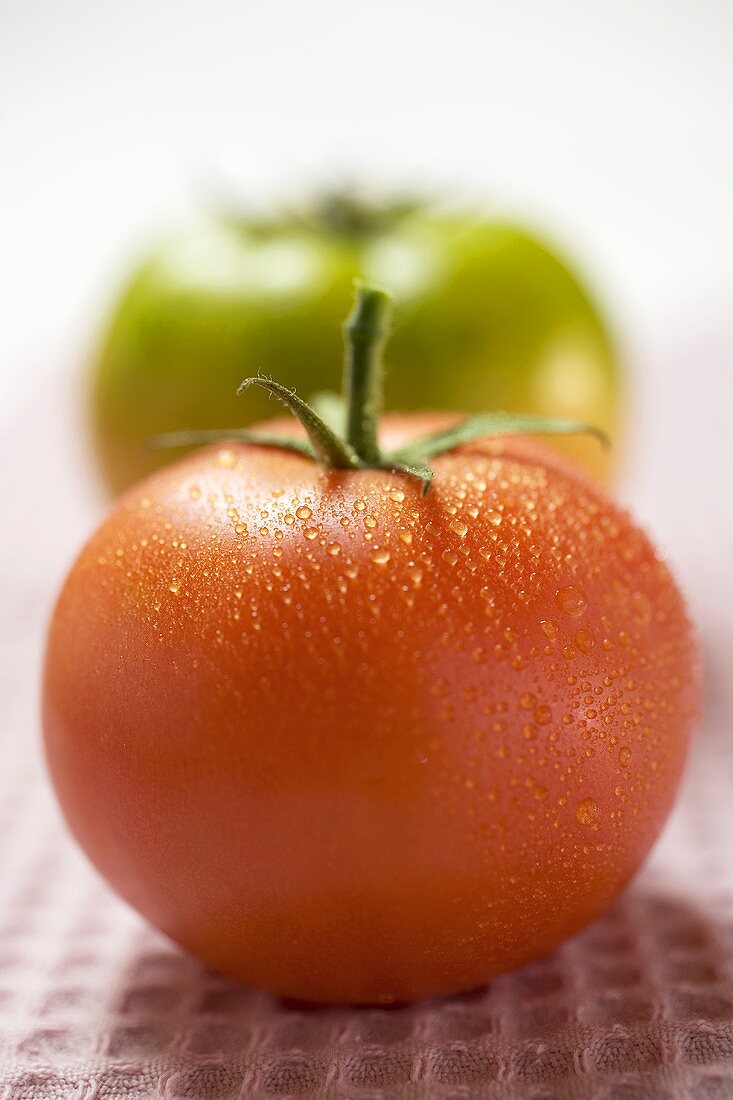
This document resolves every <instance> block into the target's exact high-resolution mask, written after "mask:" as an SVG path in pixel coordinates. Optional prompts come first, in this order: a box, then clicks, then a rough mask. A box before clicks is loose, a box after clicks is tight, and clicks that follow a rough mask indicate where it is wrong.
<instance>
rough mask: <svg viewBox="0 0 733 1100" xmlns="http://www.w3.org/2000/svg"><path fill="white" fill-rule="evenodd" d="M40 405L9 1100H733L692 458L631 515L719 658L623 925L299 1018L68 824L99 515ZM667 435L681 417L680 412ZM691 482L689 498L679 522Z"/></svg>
mask: <svg viewBox="0 0 733 1100" xmlns="http://www.w3.org/2000/svg"><path fill="white" fill-rule="evenodd" d="M703 364H707V374H706V373H705V370H703V368H702V367H701V368H700V370H699V371H698V376H697V378H696V387H697V390H698V392H700V387H701V386H702V387H704V385H705V381H706V379H707V380H708V381H709V383H710V390H711V394H710V395H711V396H713V389H714V390H715V396H716V397H717V400H718V401H719V402H720V404H719V407H724V406H725V405H726V400H725V396H724V395H721V393H720V390H719V384H720V383H721V381H723V380H724V375H723V371H722V370H719V369H718V366H721V367H722V364H721V363H718V365H717V366H716V360H715V359H714V358H713V359H712V360H711V359H710V357H709V356H708V358H706V359H705V360H703ZM667 369H669V368H667ZM680 371H681V368H680ZM726 377H727V379H730V377H731V372H728V373H727V376H726ZM713 384H714V385H713ZM726 384H728V385H730V383H729V382H727V383H726ZM669 392H671V391H669ZM665 393H667V391H666V390H665ZM45 400H46V404H45V405H43V402H42V400H41V399H37V401H36V405H35V406H34V408H33V415H34V422H35V423H38V420H39V418H42V416H43V415H45V417H46V419H45V429H44V432H43V444H42V445H41V444H40V443H39V444H38V447H37V448H36V447H31V448H30V449H29V448H28V446H27V436H26V434H25V432H24V430H23V428H22V426H19V428H18V435H17V437H16V440H15V444H14V443H13V440H10V441H9V442H7V443H6V446H7V452H6V453H7V454H10V453H13V446H14V445H17V444H18V443H19V442H20V443H21V444H23V446H24V447H25V449H23V446H21V447H20V453H21V454H22V455H23V462H22V466H23V473H22V477H23V478H24V479H25V480H21V481H20V482H18V478H19V477H20V476H21V475H20V474H19V473H18V471H16V470H13V471H8V474H7V475H6V480H7V483H8V484H11V483H12V484H14V485H15V484H17V485H19V488H20V492H19V493H17V494H15V496H14V498H13V501H11V509H14V511H11V519H12V524H11V529H12V531H13V532H14V533H15V532H17V533H18V538H17V539H16V540H15V542H14V544H13V545H11V546H6V547H5V550H4V554H5V557H4V560H3V569H2V575H1V576H0V595H1V599H2V616H3V618H2V628H1V636H0V642H1V644H2V653H1V654H0V677H1V681H0V710H1V712H2V718H1V724H0V754H1V755H0V759H1V760H2V767H1V768H0V788H1V789H0V1067H1V1068H0V1100H47V1098H54V1100H56V1098H63V1100H123V1098H125V1100H147V1098H153V1097H165V1098H167V1100H175V1098H187V1100H209V1098H210V1100H217V1098H232V1097H242V1096H255V1097H263V1098H264V1097H278V1096H311V1097H324V1098H327V1097H333V1098H336V1097H338V1098H347V1097H348V1098H353V1100H356V1098H364V1100H376V1098H378V1097H379V1098H391V1097H431V1098H432V1097H435V1098H436V1100H441V1098H449V1097H450V1098H451V1100H458V1098H468V1097H483V1096H485V1097H497V1098H500V1097H503V1098H509V1097H517V1098H518V1097H521V1098H524V1097H527V1098H534V1100H553V1098H554V1100H561V1098H562V1100H564V1098H567V1100H571V1098H574V1100H584V1098H588V1100H590V1098H593V1100H687V1098H691V1100H726V1098H733V809H732V805H733V743H731V740H730V738H729V737H728V735H727V734H728V730H729V728H730V721H729V717H730V715H729V713H728V710H729V707H728V700H729V697H730V689H729V687H728V684H729V683H730V682H731V676H730V674H731V671H732V670H733V662H732V661H731V659H730V656H729V654H730V650H729V649H728V648H727V644H728V638H727V634H728V632H729V627H730V622H731V614H730V610H729V607H728V603H727V600H728V599H729V596H728V591H729V588H728V585H727V584H726V583H725V582H726V581H727V577H728V570H729V565H730V561H731V560H732V555H733V542H732V540H731V537H730V536H731V532H733V523H732V522H731V519H730V517H729V516H728V515H727V511H728V510H729V508H730V505H729V493H728V492H727V491H726V493H725V498H724V499H722V500H721V498H720V497H719V496H718V495H717V490H715V488H714V486H713V487H710V488H709V489H708V490H707V495H706V492H705V491H701V490H700V488H699V486H700V478H699V476H697V475H695V470H694V466H693V467H692V472H690V467H689V462H688V461H687V460H686V458H685V455H684V454H682V453H681V451H680V449H679V448H677V447H674V448H672V447H668V444H667V441H666V439H661V438H660V439H658V440H657V441H656V443H655V441H654V439H653V438H652V440H651V443H650V444H649V445H650V446H651V452H650V455H649V457H648V459H647V460H646V462H645V464H643V465H642V467H641V472H640V475H639V477H638V479H637V481H636V483H635V489H634V495H635V498H636V501H637V510H638V511H642V510H643V511H644V512H645V513H646V515H647V518H648V519H649V520H650V521H651V525H652V527H653V526H654V524H655V523H656V524H657V526H658V528H659V527H661V529H662V534H663V536H664V537H665V540H666V541H667V542H668V543H672V544H674V545H675V547H676V549H678V551H679V553H678V555H677V560H678V563H680V565H681V571H682V575H683V581H684V582H685V584H686V585H687V587H688V588H689V589H690V590H691V592H692V596H693V607H694V609H695V611H696V613H697V614H698V616H701V617H702V619H703V637H704V640H705V641H706V644H707V647H708V649H709V651H710V652H711V653H712V654H713V656H714V657H715V659H714V660H713V661H712V663H711V669H712V672H711V676H710V679H711V701H710V704H709V714H708V719H707V722H706V725H705V728H704V729H703V730H702V731H701V733H700V735H699V737H698V739H697V744H696V748H695V752H694V755H693V760H692V763H691V766H690V769H689V772H688V776H687V780H686V783H685V787H684V791H683V796H682V799H681V801H680V804H679V806H678V808H677V810H676V811H675V814H674V817H673V820H672V822H671V823H670V826H669V827H668V829H667V831H666V832H665V835H664V838H663V841H662V842H661V844H660V845H659V847H658V848H657V850H656V851H655V853H654V856H653V859H652V861H651V862H650V864H649V866H648V867H647V868H646V869H645V870H644V871H643V873H642V874H641V875H640V876H639V878H638V879H637V880H636V882H635V883H634V884H633V885H632V887H631V888H630V889H629V890H628V891H627V893H626V894H625V896H624V897H623V898H622V899H621V900H620V902H619V903H618V904H617V905H616V907H615V908H614V910H613V911H612V912H611V913H609V914H608V915H607V916H606V917H604V918H603V919H602V920H601V921H599V922H598V923H597V924H596V925H594V926H593V927H592V928H590V929H588V930H587V931H586V932H584V933H583V934H581V935H580V936H578V937H577V938H575V939H574V940H572V941H571V942H569V943H567V944H566V945H565V946H564V947H562V948H561V949H560V950H559V951H558V952H557V953H556V954H554V955H553V956H552V957H550V958H548V959H545V960H543V961H541V962H538V963H536V964H534V965H532V966H529V967H526V968H525V969H523V970H521V971H519V972H517V973H515V974H511V975H507V976H505V977H502V978H500V979H499V980H497V981H495V982H493V983H492V984H491V986H490V987H488V988H486V989H481V990H479V991H476V992H474V993H472V994H470V995H464V996H460V997H455V998H450V999H443V1000H439V1001H429V1002H424V1003H420V1004H416V1005H413V1006H409V1007H406V1008H396V1009H391V1010H382V1009H380V1010H377V1009H375V1010H359V1011H356V1010H343V1009H338V1010H336V1009H334V1010H304V1009H303V1008H301V1007H297V1006H293V1005H287V1004H283V1003H280V1002H278V1001H276V1000H274V999H272V998H270V997H268V996H266V995H264V994H262V993H259V992H256V991H253V990H249V989H246V988H243V987H241V986H238V985H236V984H234V983H232V982H229V981H227V980H225V979H223V978H221V977H218V976H217V975H215V974H212V973H210V972H209V971H207V970H206V969H205V968H203V967H202V966H201V965H200V964H199V963H197V962H196V961H195V960H194V959H191V958H190V957H187V956H185V955H183V954H182V953H181V952H179V951H178V950H177V949H176V948H175V947H173V946H172V945H170V944H169V943H168V942H167V941H165V940H164V939H162V938H161V937H160V936H159V935H157V934H156V933H155V932H153V931H152V930H150V929H149V928H147V927H146V925H145V924H144V923H143V922H142V921H141V920H140V919H139V918H138V917H137V916H136V915H135V914H134V913H132V912H131V911H129V910H128V909H127V908H126V907H125V906H124V905H123V904H122V903H121V902H120V901H118V900H117V899H116V898H115V897H114V896H113V895H112V894H111V893H110V892H109V891H108V890H107V888H106V887H105V886H104V884H103V883H102V882H101V881H100V880H99V879H98V878H97V877H96V875H95V873H94V872H93V871H92V870H91V868H90V867H89V866H88V865H87V863H86V862H85V860H84V858H83V857H82V856H81V855H80V854H79V853H78V852H77V850H76V849H75V847H74V845H73V844H72V842H71V840H70V839H69V838H68V837H67V833H66V830H65V827H64V826H63V824H62V822H61V821H60V819H59V816H58V813H57V811H56V809H55V806H54V804H53V800H52V798H51V794H50V792H49V790H48V787H47V783H46V780H45V777H44V773H43V766H42V761H41V759H40V753H39V742H38V719H37V676H38V666H39V653H40V640H41V624H42V622H43V620H44V617H45V615H46V614H47V611H48V604H49V597H50V594H51V592H52V591H53V589H54V588H55V586H56V584H57V582H58V580H59V579H60V577H61V574H62V572H63V569H64V567H65V564H66V563H67V562H68V559H69V556H70V554H71V552H72V550H73V548H74V547H75V546H76V545H78V543H79V542H80V540H81V538H82V537H83V535H84V534H85V533H86V531H88V530H89V529H90V528H91V526H92V524H93V522H94V512H95V506H94V504H93V495H92V494H91V493H89V492H88V491H87V490H83V489H82V488H79V487H78V486H80V485H81V484H82V480H83V469H84V465H83V463H82V462H80V461H79V460H78V458H76V459H75V458H74V456H73V454H72V453H69V444H68V442H67V437H66V434H65V433H66V432H68V429H64V428H62V427H61V426H59V414H58V410H57V408H56V404H55V400H56V399H55V396H53V398H52V399H51V398H47V399H45ZM42 405H43V408H45V410H46V411H45V414H44V413H43V408H42V407H41V406H42ZM708 407H709V406H708ZM665 409H666V412H665ZM685 412H686V415H687V416H688V421H689V410H685ZM656 416H657V418H660V417H661V421H662V423H664V422H665V416H666V418H667V422H669V421H670V419H672V418H673V416H674V407H673V406H672V405H669V404H668V405H667V406H663V407H662V408H661V410H660V409H659V408H657V409H656ZM693 426H694V425H693ZM698 426H699V429H700V439H701V440H702V437H703V432H705V433H706V435H705V444H704V445H705V447H707V449H708V450H707V452H704V455H703V457H704V459H705V462H706V463H707V462H712V465H713V468H715V467H716V465H717V467H718V468H719V463H720V454H721V453H723V452H722V451H721V452H720V453H717V452H716V451H715V448H716V447H718V448H722V447H723V442H722V440H723V439H724V438H726V435H727V433H726V435H723V434H721V433H720V432H718V431H717V429H716V425H715V421H714V416H713V422H712V424H711V422H710V419H709V415H708V414H706V416H705V418H704V424H703V418H702V417H700V418H699V425H698ZM721 428H722V425H721ZM688 440H689V436H688ZM711 440H712V442H711ZM716 440H717V442H716ZM665 447H667V448H668V449H667V451H665ZM693 450H695V449H694V448H693ZM15 453H18V449H16V451H15ZM696 453H697V451H696ZM706 455H707V456H708V457H705V456H706ZM75 462H76V465H75ZM699 472H700V471H699V470H698V474H699ZM686 477H687V479H688V483H689V487H691V488H692V489H694V490H695V492H693V493H688V495H687V498H686V499H687V500H688V508H687V512H686V514H680V512H679V509H678V507H677V504H678V500H679V493H680V487H681V488H682V491H683V492H686V491H687V490H686V489H685V485H686V482H685V478H686ZM29 489H30V503H28V504H26V503H25V501H26V499H27V497H28V490H29ZM716 525H717V526H716ZM711 530H712V536H713V537H712V539H711V537H710V535H711ZM721 654H723V656H722V657H721V656H720V655H721Z"/></svg>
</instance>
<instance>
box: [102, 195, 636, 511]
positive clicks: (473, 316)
mask: <svg viewBox="0 0 733 1100" xmlns="http://www.w3.org/2000/svg"><path fill="white" fill-rule="evenodd" d="M358 276H361V277H363V278H365V279H367V280H368V281H369V282H372V283H377V284H380V285H382V286H384V287H385V288H386V289H388V290H389V291H390V292H391V293H392V294H393V295H394V297H395V300H396V312H395V325H394V330H393V334H392V336H391V338H390V342H389V350H388V355H387V363H386V367H387V379H386V403H387V406H388V408H390V409H416V408H422V409H455V410H462V411H465V412H469V413H470V412H479V411H487V412H488V411H494V410H504V411H507V412H526V413H536V414H539V415H545V416H555V417H567V418H570V419H577V420H584V421H588V422H590V423H593V424H595V425H597V426H598V427H600V428H604V429H605V430H606V431H607V432H608V433H609V434H610V435H611V436H612V437H615V434H616V429H617V427H618V417H619V371H618V363H617V356H616V354H615V350H614V347H613V342H612V339H611V336H610V334H609V331H608V328H607V327H606V324H605V322H604V320H603V318H602V317H601V315H600V313H599V310H598V308H597V306H596V304H595V303H594V301H593V299H592V298H591V296H590V295H589V293H588V291H587V289H586V288H585V287H584V286H583V285H582V283H581V282H580V281H579V279H578V277H577V276H576V275H575V274H574V273H573V272H571V270H570V269H569V267H568V266H567V264H566V263H565V262H564V261H563V260H561V259H560V258H559V257H558V255H557V254H556V253H555V252H554V251H552V250H551V249H550V248H548V247H547V246H546V245H545V244H543V243H542V242H541V241H539V240H538V239H537V238H536V237H534V236H533V235H531V234H530V233H528V232H526V231H525V230H523V229H522V228H519V227H517V226H515V225H512V224H505V223H498V222H487V221H481V220H479V219H476V218H472V217H470V216H468V215H464V216H455V215H449V214H446V213H440V212H437V211H431V210H430V209H428V208H424V207H420V206H408V205H406V204H405V205H402V206H395V207H394V208H388V209H386V208H385V209H382V210H380V211H376V210H374V209H366V208H364V207H363V206H359V205H357V204H355V203H354V202H352V201H351V200H333V199H332V200H329V201H328V202H324V204H323V207H322V208H321V209H320V210H319V211H317V213H316V214H315V215H314V216H313V217H312V218H310V219H307V220H306V219H295V218H292V217H283V218H282V219H281V220H279V221H276V222H269V223H262V222H258V221H255V220H251V221H246V220H244V219H242V218H231V217H230V218H212V219H211V221H210V222H208V223H206V224H204V225H200V226H192V227H190V228H188V229H187V230H186V231H184V232H182V233H180V234H179V235H177V236H175V237H173V238H172V239H169V240H167V241H165V242H163V243H161V244H160V245H159V246H158V247H156V248H155V249H154V251H153V252H152V253H151V254H150V255H149V256H148V258H147V259H146V260H145V261H144V262H143V264H142V266H141V267H140V268H139V269H138V270H137V271H136V272H135V273H134V275H133V277H132V279H131V281H130V282H129V284H128V285H127V287H126V289H125V290H124V292H123V294H122V298H121V300H120V302H119V303H118V305H117V306H116V308H115V310H114V314H113V317H112V320H111V323H110V325H109V328H108V330H107V333H106V336H105V339H104V341H103V344H102V347H101V351H100V354H99V357H98V359H97V361H96V363H95V369H94V376H93V400H92V409H93V422H94V431H95V437H96V442H97V449H98V453H99V457H100V461H101V465H102V469H103V473H104V476H105V478H106V481H107V483H108V485H109V487H110V489H111V490H112V491H113V492H118V491H120V490H122V489H124V488H126V487H127V486H128V485H130V484H132V483H133V482H134V481H137V480H138V479H139V478H140V477H141V476H143V475H144V474H146V473H148V472H149V471H151V470H152V469H154V468H155V467H157V466H160V465H162V464H164V463H165V462H168V461H170V460H171V458H172V457H176V456H177V454H178V452H171V451H169V450H161V449H159V450H154V449H151V448H150V446H149V445H148V444H149V440H150V439H151V437H153V436H156V435H158V434H160V433H165V432H172V431H181V430H185V429H216V428H221V429H227V428H233V427H243V426H244V425H246V424H248V423H250V422H252V421H256V420H262V419H265V418H267V417H269V416H271V415H274V414H276V413H277V411H278V410H277V409H275V408H273V406H272V403H271V401H270V400H269V399H268V397H267V395H266V394H264V393H263V392H262V391H260V390H258V389H257V388H256V387H252V388H250V389H249V390H247V392H246V395H245V396H244V397H241V398H237V396H236V390H237V386H238V384H239V383H240V382H241V380H242V379H243V378H245V377H247V376H249V375H253V374H258V373H261V374H268V375H269V374H273V375H275V376H276V377H277V378H278V380H279V381H281V382H283V383H284V384H286V385H288V386H291V387H293V388H295V389H296V390H297V392H298V393H299V394H300V395H301V396H303V397H309V396H310V395H312V394H314V393H317V392H319V391H328V390H338V389H339V388H340V376H341V359H342V341H341V334H340V325H341V322H342V319H343V317H344V316H345V315H346V314H347V312H348V310H349V305H350V302H351V298H352V292H353V281H354V278H355V277H358ZM551 442H552V445H553V446H557V447H558V448H560V449H562V450H564V451H565V452H566V453H568V454H572V455H573V456H574V457H575V458H576V459H578V460H579V461H581V462H584V463H585V464H586V465H587V466H588V467H589V468H590V469H592V470H593V472H594V473H596V474H597V475H600V476H606V475H607V473H608V462H609V459H608V456H607V455H606V454H604V453H603V452H602V451H601V450H600V449H599V448H598V445H597V443H596V442H595V441H594V440H588V439H584V438H581V437H574V438H572V439H568V440H557V439H553V440H552V441H551Z"/></svg>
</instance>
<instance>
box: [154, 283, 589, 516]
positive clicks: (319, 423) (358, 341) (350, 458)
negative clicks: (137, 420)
mask: <svg viewBox="0 0 733 1100" xmlns="http://www.w3.org/2000/svg"><path fill="white" fill-rule="evenodd" d="M391 308H392V299H391V298H390V296H389V294H387V293H386V291H384V290H379V289H378V288H377V287H370V286H363V285H362V284H357V289H356V299H355V301H354V308H353V310H352V311H351V314H350V315H349V317H348V319H347V321H346V323H345V325H344V337H345V341H346V360H345V364H344V398H345V404H346V438H345V439H343V438H342V437H341V433H340V432H339V431H338V430H335V429H334V427H333V426H332V425H331V424H330V423H328V421H329V420H330V419H331V418H332V416H333V420H334V422H335V421H339V420H341V419H342V417H341V416H340V415H338V412H339V411H340V410H338V411H336V410H335V409H334V397H333V395H329V394H327V395H325V398H326V404H327V405H328V410H326V409H325V408H323V407H322V409H321V411H320V412H319V410H318V409H317V408H314V407H313V405H310V404H308V402H307V401H303V399H302V398H300V397H298V395H297V393H295V391H294V390H289V389H288V388H287V387H286V386H282V385H281V384H280V383H279V382H275V381H273V380H272V379H271V378H261V377H258V378H245V380H244V382H242V384H241V386H240V387H239V390H238V391H237V392H238V393H240V394H241V393H243V392H244V391H245V390H246V389H248V387H249V386H262V387H263V389H266V390H267V391H268V393H270V394H272V396H273V397H276V398H277V399H278V400H279V401H281V402H282V403H283V405H285V406H286V408H288V409H289V410H290V412H291V413H292V414H293V416H295V417H296V418H297V419H298V420H299V421H300V423H301V424H302V425H303V428H304V429H305V432H306V435H307V437H308V442H307V443H305V442H303V440H295V439H288V438H287V437H286V438H283V437H282V436H265V437H263V436H260V435H259V434H257V433H255V432H249V431H247V430H246V429H244V430H240V431H233V432H229V433H226V432H194V433H191V432H173V433H171V434H170V435H167V436H162V437H161V436H158V437H157V439H156V441H155V443H156V445H157V446H164V447H166V446H174V447H176V446H181V445H183V444H187V443H192V442H209V441H212V440H214V439H226V438H227V437H229V438H231V439H237V438H239V439H242V440H245V441H246V442H252V443H255V444H259V445H261V446H266V447H273V446H274V447H281V448H283V449H285V450H290V451H294V452H295V453H296V454H299V455H303V456H304V457H307V458H313V459H314V460H315V461H316V462H318V463H319V464H320V465H321V466H324V467H325V468H326V469H331V470H363V469H372V470H392V471H393V472H395V473H399V474H404V475H405V476H407V477H410V478H412V479H413V480H415V481H418V482H419V483H420V485H421V488H422V493H423V495H424V494H425V493H427V491H428V489H429V488H430V483H431V481H432V479H433V471H432V469H431V468H430V466H428V465H426V462H425V460H426V459H429V458H435V457H437V456H438V455H441V454H446V453H447V452H448V451H451V450H453V449H454V448H455V447H460V446H461V444H464V443H470V442H471V441H472V440H475V439H485V438H487V437H491V436H498V435H507V434H511V433H515V432H516V433H523V434H533V435H548V434H563V435H565V434H575V433H584V434H590V435H594V436H595V437H596V438H597V439H598V440H599V442H601V443H602V444H603V445H604V446H607V445H608V437H607V436H606V434H605V432H602V431H601V430H600V429H599V428H595V427H593V425H592V424H583V423H580V422H578V421H575V420H552V419H548V418H547V417H538V416H522V415H516V414H508V413H501V412H497V413H484V414H480V415H478V416H471V417H467V418H465V419H464V420H462V421H461V422H460V423H458V424H456V425H455V426H454V427H452V428H447V429H444V430H443V431H439V432H434V433H433V434H432V435H429V436H427V437H426V438H423V439H417V440H415V441H414V442H412V443H409V444H408V445H407V446H405V447H401V448H399V449H398V450H396V451H393V452H392V453H391V454H383V453H382V451H381V450H380V448H379V442H378V439H377V432H378V428H379V417H380V414H381V412H382V382H383V368H382V345H383V344H384V340H385V337H386V335H387V331H388V327H389V317H390V312H391ZM320 404H321V406H323V404H324V395H321V400H320ZM324 414H325V415H324Z"/></svg>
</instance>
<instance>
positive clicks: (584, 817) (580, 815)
mask: <svg viewBox="0 0 733 1100" xmlns="http://www.w3.org/2000/svg"><path fill="white" fill-rule="evenodd" d="M575 817H576V820H577V821H578V822H579V823H580V824H581V825H596V824H597V823H598V803H597V802H596V800H595V798H584V799H583V801H582V802H579V803H578V805H577V807H576V809H575Z"/></svg>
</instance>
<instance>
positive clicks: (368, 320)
mask: <svg viewBox="0 0 733 1100" xmlns="http://www.w3.org/2000/svg"><path fill="white" fill-rule="evenodd" d="M391 305H392V302H391V299H390V296H389V295H388V294H387V293H386V292H385V291H384V290H378V289H377V288H376V287H366V286H358V287H357V292H356V300H355V302H354V308H353V310H352V311H351V313H350V315H349V317H348V318H347V320H346V323H345V325H344V336H345V339H346V362H345V365H344V398H345V401H346V442H347V444H348V445H349V446H350V447H351V449H352V450H353V452H354V453H355V454H356V455H357V456H358V458H359V460H360V461H361V462H362V463H363V464H364V465H365V466H379V465H380V461H381V454H380V450H379V443H378V441H377V429H378V427H379V417H380V415H381V412H382V389H383V385H382V383H383V374H384V372H383V368H382V345H383V344H384V340H385V337H386V335H387V330H388V324H389V315H390V311H391Z"/></svg>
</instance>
